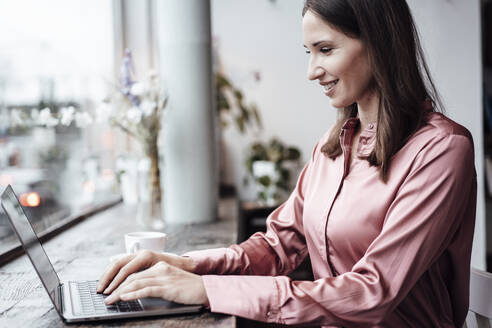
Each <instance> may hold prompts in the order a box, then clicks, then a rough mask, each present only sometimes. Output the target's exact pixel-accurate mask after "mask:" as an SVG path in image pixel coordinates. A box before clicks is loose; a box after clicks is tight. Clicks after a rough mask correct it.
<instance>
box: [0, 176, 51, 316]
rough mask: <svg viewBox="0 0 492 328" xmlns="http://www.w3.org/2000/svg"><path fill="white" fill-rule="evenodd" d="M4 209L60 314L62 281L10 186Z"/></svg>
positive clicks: (4, 199) (7, 190)
mask: <svg viewBox="0 0 492 328" xmlns="http://www.w3.org/2000/svg"><path fill="white" fill-rule="evenodd" d="M2 207H3V209H4V211H5V213H6V214H7V217H8V218H9V221H10V223H11V224H12V228H13V230H14V231H15V232H16V234H17V236H18V237H19V239H20V241H21V244H22V246H23V247H24V250H25V251H26V253H27V255H28V256H29V259H30V260H31V262H32V264H33V266H34V268H35V269H36V271H37V273H38V276H39V278H40V279H41V281H42V283H43V285H44V287H45V288H46V291H47V292H48V294H49V295H50V298H51V301H52V302H53V304H54V305H55V308H56V309H57V311H58V312H60V308H59V300H58V292H59V291H58V285H59V284H60V280H59V279H58V276H57V274H56V272H55V270H54V269H53V265H52V264H51V262H50V260H49V259H48V256H47V255H46V253H45V251H44V249H43V246H41V243H40V242H39V239H38V236H37V235H36V233H35V232H34V229H33V228H32V225H31V222H30V221H29V219H28V218H27V215H26V213H25V212H24V209H23V208H22V206H21V204H20V203H19V200H18V199H17V196H16V195H15V193H14V190H13V189H12V187H11V186H10V185H9V186H7V188H6V189H5V191H4V192H3V194H2Z"/></svg>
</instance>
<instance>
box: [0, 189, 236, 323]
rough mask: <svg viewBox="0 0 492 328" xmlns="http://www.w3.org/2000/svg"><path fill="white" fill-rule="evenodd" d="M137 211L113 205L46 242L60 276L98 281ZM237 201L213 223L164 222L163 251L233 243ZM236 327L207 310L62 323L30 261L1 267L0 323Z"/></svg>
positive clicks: (222, 207) (132, 227)
mask: <svg viewBox="0 0 492 328" xmlns="http://www.w3.org/2000/svg"><path fill="white" fill-rule="evenodd" d="M134 216H135V209H134V208H132V207H129V206H126V205H123V204H120V205H116V206H115V207H112V208H110V209H108V210H106V211H104V212H102V213H99V214H97V215H94V216H92V217H90V218H88V219H86V220H84V221H82V222H80V223H78V224H77V225H76V226H74V227H72V228H70V229H69V230H67V231H65V232H63V233H61V234H60V235H58V236H56V237H54V238H53V239H51V240H49V241H48V242H46V243H45V244H44V248H45V250H46V253H47V254H48V257H49V258H50V260H51V261H52V263H53V264H54V267H55V270H56V272H57V273H58V275H59V277H60V280H64V281H66V280H84V279H94V280H96V279H98V278H99V275H100V274H101V273H102V272H103V270H104V268H105V267H106V266H107V265H108V263H109V261H108V259H109V257H110V256H112V255H115V254H118V253H122V252H124V241H123V235H124V234H125V233H127V232H131V231H139V230H142V228H139V227H138V226H137V224H136V222H135V219H134ZM236 217H237V201H236V200H235V198H228V199H224V200H221V202H220V204H219V219H218V220H217V221H215V222H213V223H207V224H194V225H168V226H167V227H166V228H165V229H164V230H165V232H166V233H168V236H169V238H168V240H167V244H166V251H168V252H173V253H177V254H182V253H184V252H186V251H189V250H195V249H206V248H214V247H224V246H229V245H230V244H233V243H236V231H237V219H236ZM65 326H70V327H74V326H76V327H109V326H111V327H120V326H125V327H130V326H131V327H183V328H184V327H190V328H191V327H197V328H198V327H219V328H220V327H224V328H225V327H227V328H229V327H236V318H235V317H234V316H229V315H221V314H215V313H210V312H208V311H206V312H203V313H200V314H191V315H178V316H168V317H159V318H151V319H131V320H121V321H108V322H99V323H90V324H79V325H77V324H70V325H67V324H64V323H63V321H62V320H61V318H60V317H59V316H58V314H57V312H56V310H55V309H54V307H53V305H52V303H51V301H50V300H49V298H48V294H47V293H46V291H45V290H44V289H43V287H42V285H41V281H40V280H39V278H38V276H37V275H36V273H35V271H34V268H33V266H32V265H31V262H30V261H29V259H28V258H27V257H26V255H23V256H21V257H19V258H17V259H15V260H13V261H11V262H9V263H8V264H6V265H4V266H2V267H0V327H50V328H51V327H65Z"/></svg>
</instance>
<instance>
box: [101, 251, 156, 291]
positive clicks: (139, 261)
mask: <svg viewBox="0 0 492 328" xmlns="http://www.w3.org/2000/svg"><path fill="white" fill-rule="evenodd" d="M145 265H146V258H145V257H144V256H135V257H134V258H133V259H132V260H131V261H130V262H128V263H127V264H126V265H124V266H123V267H122V268H121V269H120V270H119V271H118V274H117V275H116V276H115V277H114V278H113V281H111V283H110V284H109V286H108V287H107V288H106V289H105V290H104V294H111V293H112V292H113V290H115V289H116V287H118V286H119V285H120V284H121V282H123V281H124V280H125V279H126V278H127V277H128V276H129V275H131V274H132V273H135V272H137V271H139V270H141V269H143V268H144V267H145Z"/></svg>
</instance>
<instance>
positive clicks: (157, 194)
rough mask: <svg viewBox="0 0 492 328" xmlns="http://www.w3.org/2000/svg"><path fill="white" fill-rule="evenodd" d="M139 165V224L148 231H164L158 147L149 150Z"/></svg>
mask: <svg viewBox="0 0 492 328" xmlns="http://www.w3.org/2000/svg"><path fill="white" fill-rule="evenodd" d="M145 154H146V155H145V156H144V157H143V158H142V159H141V160H140V161H139V163H138V202H137V222H138V224H139V225H140V226H142V227H143V228H145V229H147V230H163V229H164V226H165V223H164V218H163V216H162V213H163V211H162V189H161V184H160V172H159V161H158V154H157V146H156V147H154V148H151V149H148V150H147V151H146V152H145Z"/></svg>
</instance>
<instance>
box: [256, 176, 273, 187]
mask: <svg viewBox="0 0 492 328" xmlns="http://www.w3.org/2000/svg"><path fill="white" fill-rule="evenodd" d="M256 181H258V183H259V184H261V185H262V186H264V187H268V186H270V185H271V184H272V179H270V177H269V176H267V175H263V176H261V177H259V178H257V179H256Z"/></svg>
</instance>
